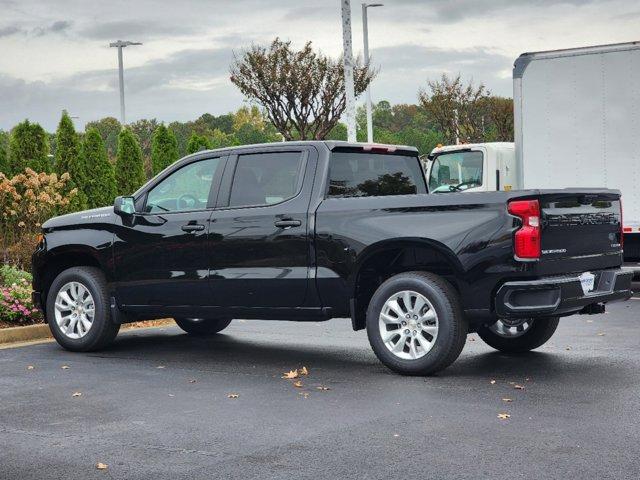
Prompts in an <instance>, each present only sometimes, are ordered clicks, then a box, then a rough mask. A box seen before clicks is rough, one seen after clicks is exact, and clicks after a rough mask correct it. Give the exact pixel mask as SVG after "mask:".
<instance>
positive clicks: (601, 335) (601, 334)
mask: <svg viewBox="0 0 640 480" xmlns="http://www.w3.org/2000/svg"><path fill="white" fill-rule="evenodd" d="M605 335H606V333H604V332H600V333H599V334H598V336H599V337H604V336H605Z"/></svg>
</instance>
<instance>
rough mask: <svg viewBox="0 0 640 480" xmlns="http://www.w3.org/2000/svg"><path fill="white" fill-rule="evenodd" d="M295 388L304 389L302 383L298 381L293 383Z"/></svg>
mask: <svg viewBox="0 0 640 480" xmlns="http://www.w3.org/2000/svg"><path fill="white" fill-rule="evenodd" d="M293 386H294V387H296V388H302V382H301V381H300V380H298V381H297V382H293Z"/></svg>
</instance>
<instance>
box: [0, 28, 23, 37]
mask: <svg viewBox="0 0 640 480" xmlns="http://www.w3.org/2000/svg"><path fill="white" fill-rule="evenodd" d="M18 32H20V29H19V28H18V27H16V26H15V25H8V26H6V27H2V28H0V38H2V37H10V36H11V35H15V34H16V33H18Z"/></svg>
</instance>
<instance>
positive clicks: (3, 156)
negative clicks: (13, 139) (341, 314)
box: [0, 130, 9, 174]
mask: <svg viewBox="0 0 640 480" xmlns="http://www.w3.org/2000/svg"><path fill="white" fill-rule="evenodd" d="M8 150H9V136H8V135H7V133H6V132H3V131H1V130H0V173H4V174H7V173H9V152H8Z"/></svg>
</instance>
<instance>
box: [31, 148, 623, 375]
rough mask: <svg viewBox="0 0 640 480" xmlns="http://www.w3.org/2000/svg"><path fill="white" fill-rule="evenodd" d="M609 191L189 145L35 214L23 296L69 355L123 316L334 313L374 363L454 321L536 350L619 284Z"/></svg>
mask: <svg viewBox="0 0 640 480" xmlns="http://www.w3.org/2000/svg"><path fill="white" fill-rule="evenodd" d="M621 217H622V208H621V202H620V193H619V192H618V191H614V190H605V189H591V190H589V189H586V190H582V189H581V190H573V189H566V190H526V191H510V192H504V191H499V192H484V193H464V194H462V193H460V194H458V193H447V194H446V195H439V194H435V193H434V194H428V192H427V185H426V183H425V177H424V174H423V171H422V167H421V163H420V160H419V158H418V152H417V151H416V150H415V149H414V148H411V147H399V146H386V145H369V144H350V143H345V142H331V141H326V142H290V143H282V144H270V145H256V146H247V147H240V148H230V149H222V150H214V151H205V152H200V153H197V154H194V155H190V156H188V157H186V158H184V159H182V160H180V161H178V162H176V163H175V164H174V165H172V166H171V167H169V168H167V169H166V170H165V171H163V172H162V173H160V174H159V175H158V176H156V177H155V178H153V179H152V180H151V181H149V182H148V183H147V184H146V185H145V186H143V187H142V188H141V189H140V190H138V191H137V192H136V193H135V194H134V195H133V196H130V197H118V198H117V199H116V200H115V204H114V205H113V206H112V207H108V208H100V209H97V210H90V211H85V212H80V213H75V214H71V215H65V216H61V217H56V218H53V219H51V220H49V221H47V222H46V223H45V224H44V225H43V234H44V235H43V238H42V240H41V242H40V243H39V245H38V246H37V249H36V251H35V253H34V255H33V274H34V275H33V289H34V293H33V295H34V301H35V302H36V303H37V304H38V305H40V306H41V308H42V309H43V311H44V313H45V315H46V319H47V321H48V323H49V326H50V328H51V331H52V333H53V335H54V336H55V338H56V339H57V340H58V342H59V343H60V344H61V345H62V346H63V347H64V348H67V349H69V350H74V351H89V350H95V349H99V348H103V347H105V346H106V345H107V344H109V343H110V342H111V341H112V340H113V339H114V338H115V336H116V334H117V332H118V329H119V328H120V325H121V324H122V323H124V322H129V321H135V320H140V319H153V318H163V317H173V318H175V321H176V323H177V324H178V325H179V326H180V327H181V328H182V329H183V330H185V331H186V332H188V333H190V334H196V335H205V334H214V333H217V332H219V331H221V330H223V329H224V328H225V327H226V326H227V325H229V323H230V322H231V320H232V319H234V318H253V319H284V320H297V321H320V320H327V319H330V318H335V317H340V318H344V317H350V318H351V322H352V325H353V328H354V329H355V330H360V329H364V328H366V330H367V334H368V337H369V341H370V343H371V346H372V348H373V350H374V352H375V353H376V355H377V356H378V358H379V359H380V360H381V361H382V362H383V363H384V364H385V365H387V366H388V367H389V368H391V369H393V370H395V371H397V372H400V373H404V374H414V375H426V374H431V373H434V372H437V371H439V370H441V369H443V368H445V367H446V366H448V365H449V364H451V363H452V362H453V361H454V360H455V359H456V358H457V357H458V355H459V354H460V352H461V350H462V348H463V346H464V343H465V339H466V336H467V334H468V333H469V332H478V334H479V335H480V337H481V338H482V339H483V340H484V341H485V342H486V343H488V344H489V345H491V346H492V347H494V348H496V349H499V350H501V351H504V352H522V351H527V350H531V349H534V348H537V347H539V346H541V345H542V344H544V343H545V342H546V341H547V340H549V338H550V337H551V336H552V335H553V333H554V331H555V330H556V327H557V325H558V319H559V318H560V317H563V316H567V315H573V314H576V313H601V312H603V311H604V305H605V304H606V303H608V302H610V301H614V300H625V299H627V298H629V297H630V295H631V290H630V286H631V276H632V274H631V273H626V272H625V271H623V270H621V268H620V266H621V264H622V234H621Z"/></svg>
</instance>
